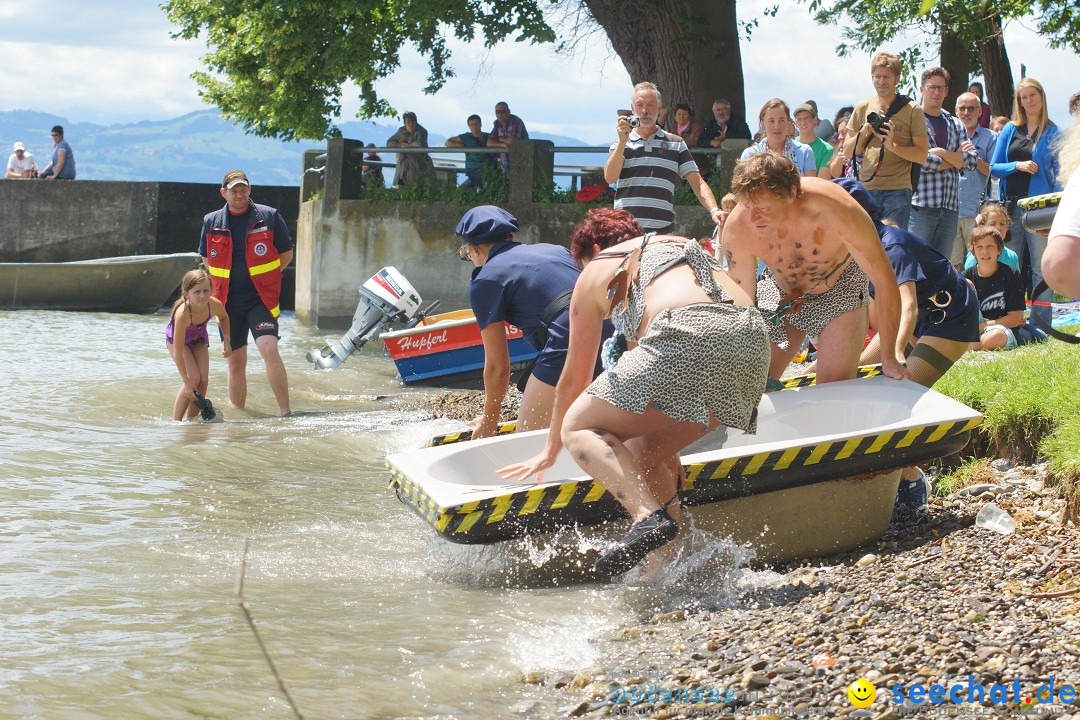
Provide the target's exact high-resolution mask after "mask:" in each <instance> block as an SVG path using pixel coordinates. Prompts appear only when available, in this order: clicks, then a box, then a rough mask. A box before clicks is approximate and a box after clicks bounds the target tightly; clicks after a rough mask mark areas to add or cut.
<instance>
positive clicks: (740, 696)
mask: <svg viewBox="0 0 1080 720" xmlns="http://www.w3.org/2000/svg"><path fill="white" fill-rule="evenodd" d="M481 397H482V396H481V394H479V393H470V392H457V393H446V394H444V395H442V396H440V397H439V398H436V399H435V400H433V401H430V402H427V403H425V406H424V408H425V409H426V410H428V411H429V412H432V413H433V414H435V415H436V416H439V417H452V418H455V419H469V418H471V417H474V416H475V415H476V414H477V411H478V409H479V406H478V403H479V401H480V398H481ZM516 401H517V396H516V395H513V394H512V395H510V396H509V397H508V401H507V402H506V403H504V408H503V410H504V413H503V414H504V419H511V418H513V416H514V413H515V412H516ZM1044 476H1045V467H1044V466H1041V465H1036V466H1020V467H1014V466H1013V465H1012V463H1011V462H1010V461H1009V460H994V461H993V462H992V463H991V464H990V467H989V471H988V472H986V473H983V476H982V477H981V478H980V480H981V481H982V482H980V484H979V485H973V486H969V487H968V488H964V489H961V490H959V491H957V492H956V493H954V494H953V495H951V496H949V497H935V498H933V499H932V501H931V504H930V507H929V510H928V512H925V513H911V512H907V511H900V512H898V513H897V515H896V516H895V517H894V519H893V524H892V525H891V526H890V528H889V530H888V531H887V532H886V533H885V535H884V536H883V537H882V538H881V539H880V540H878V541H877V542H876V543H873V544H871V545H869V546H867V547H864V548H862V549H860V550H859V551H857V552H854V553H850V554H845V555H835V556H831V557H827V558H822V559H818V560H814V561H810V562H807V563H804V564H801V565H793V566H785V567H776V568H772V570H773V571H774V574H775V578H776V579H775V580H774V581H772V582H769V583H766V584H765V585H767V587H764V588H760V587H759V588H756V589H755V588H753V587H751V588H750V589H748V590H747V591H745V592H744V593H743V594H741V595H738V596H737V598H736V599H735V600H734V601H729V602H727V604H726V606H724V607H722V608H720V609H717V608H716V607H715V606H714V607H713V608H711V609H702V608H701V606H700V605H697V604H695V605H694V606H692V607H687V608H680V609H675V610H673V611H668V612H662V613H656V614H654V615H653V616H651V617H646V618H644V619H643V621H642V622H641V623H640V624H638V625H635V626H631V627H626V628H622V629H620V630H618V631H616V632H615V633H614V635H612V636H610V637H607V638H605V639H604V640H603V641H602V642H603V645H604V647H603V648H602V655H603V658H604V660H603V661H602V663H601V664H599V665H597V666H595V667H591V668H589V669H587V670H584V671H581V672H578V673H576V674H570V673H540V672H534V673H529V674H528V675H525V676H522V678H521V682H522V695H521V697H522V700H521V701H520V702H517V703H515V704H513V705H512V706H511V707H509V708H508V710H509V713H510V714H509V716H510V717H521V718H551V717H558V718H564V717H565V718H574V717H583V718H608V717H639V718H672V719H674V718H699V717H713V718H725V719H727V718H731V719H734V718H750V717H753V718H773V719H776V720H780V719H784V718H792V719H795V718H818V717H820V718H839V717H851V718H855V717H866V718H875V719H876V720H892V719H894V718H900V717H905V716H909V715H910V716H919V717H973V718H974V717H1054V718H1060V719H1061V720H1080V699H1077V700H1076V701H1074V702H1073V703H1071V704H1068V705H1063V704H1061V703H1060V702H1058V703H1056V704H1039V703H1037V702H1034V703H1033V704H1032V705H1031V706H1030V707H1027V706H1025V705H1024V698H1031V697H1032V695H1033V693H1034V692H1035V691H1036V688H1037V687H1039V686H1040V685H1044V684H1045V683H1047V682H1049V679H1050V678H1051V677H1053V678H1054V679H1055V682H1056V689H1057V690H1058V691H1060V690H1061V688H1062V686H1063V685H1071V686H1072V687H1073V688H1075V689H1076V690H1077V692H1078V694H1080V528H1077V527H1076V526H1075V525H1063V524H1062V523H1061V513H1062V510H1063V508H1064V501H1063V500H1061V499H1060V498H1059V497H1058V491H1057V489H1056V488H1052V487H1047V486H1046V485H1045V484H1044ZM988 502H994V503H995V504H996V505H998V506H999V507H1000V508H1002V509H1004V510H1006V511H1007V512H1009V513H1010V515H1012V517H1013V518H1014V519H1015V520H1016V524H1017V527H1016V529H1015V530H1014V531H1013V532H1011V533H1010V534H1008V535H1002V534H999V533H997V532H994V531H993V530H989V529H986V528H982V527H979V526H977V525H975V516H976V514H977V513H978V511H979V509H980V508H981V507H982V506H984V505H985V504H987V503H988ZM1070 591H1071V592H1070ZM969 676H971V677H970V679H969ZM859 678H863V679H865V680H868V681H869V682H870V683H872V684H873V685H874V686H876V688H877V697H876V700H875V701H874V702H873V703H872V704H871V705H870V706H869V707H868V708H866V709H859V708H856V707H855V706H853V704H852V703H851V701H850V700H849V698H848V693H847V690H848V687H849V686H850V685H851V684H852V683H853V682H855V681H856V680H858V679H859ZM1016 681H1019V685H1018V686H1017V687H1019V688H1020V689H1021V693H1022V695H1021V704H1020V705H1018V704H1017V703H1015V702H1013V699H1014V695H1015V692H1014V685H1015V682H1016ZM969 682H970V683H974V684H976V685H979V684H981V685H982V686H983V687H984V688H985V689H986V691H987V692H989V691H990V690H991V689H992V686H993V685H995V684H998V685H1006V686H1008V688H1009V690H1008V692H1009V695H1008V702H1006V703H999V704H994V703H992V702H991V701H990V698H989V697H986V698H985V700H984V702H983V703H982V704H981V705H980V704H978V703H965V704H960V705H954V704H952V703H950V702H949V701H948V699H946V700H945V702H944V704H941V705H932V704H930V703H929V702H928V701H927V700H923V702H922V703H914V702H912V700H911V699H910V698H908V699H906V700H905V701H904V702H903V703H901V704H897V703H894V702H893V698H894V697H895V695H894V694H893V692H892V690H891V688H893V687H894V686H896V685H903V686H904V687H905V688H911V687H912V686H913V685H916V684H921V685H922V686H923V687H926V688H930V686H932V685H933V684H940V685H942V686H944V687H945V688H946V690H947V689H948V688H949V687H951V686H952V685H954V684H956V683H960V684H962V685H963V686H964V692H965V693H966V692H967V690H966V689H967V687H968V683H969ZM613 683H617V684H618V687H619V688H620V689H621V690H622V692H623V696H622V697H621V698H620V697H619V696H618V695H617V694H613V692H612V687H613ZM665 689H666V690H668V691H669V692H670V693H671V694H672V698H673V699H667V700H665V699H663V698H662V697H660V694H661V693H662V691H663V690H665ZM694 691H697V694H696V695H693V694H692V693H693V692H694ZM680 693H681V694H680ZM680 697H681V698H683V699H682V700H680V699H679V698H680ZM693 697H697V698H698V699H697V700H690V699H688V698H693ZM710 697H711V698H713V699H712V700H711V701H709V700H705V699H704V698H710Z"/></svg>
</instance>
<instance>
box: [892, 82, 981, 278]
mask: <svg viewBox="0 0 1080 720" xmlns="http://www.w3.org/2000/svg"><path fill="white" fill-rule="evenodd" d="M919 89H920V90H921V91H922V110H923V119H924V121H925V123H926V134H927V141H928V142H929V144H930V148H929V150H928V152H927V155H926V160H925V161H924V162H923V164H922V169H921V172H920V173H919V182H918V184H917V185H916V186H915V194H914V195H913V196H912V198H911V219H910V221H909V222H908V226H907V230H908V232H910V233H912V234H913V235H915V236H916V237H918V238H920V239H922V240H924V241H926V242H927V243H928V244H929V245H930V247H932V248H934V249H935V250H937V251H938V252H939V253H941V254H942V255H944V256H945V257H946V258H949V259H950V260H951V258H952V254H953V246H954V245H955V244H956V226H957V224H958V222H959V218H960V214H959V211H960V200H959V197H958V195H957V192H958V184H959V180H960V173H961V172H974V170H975V165H976V163H977V161H978V155H977V154H976V152H975V146H974V145H972V144H971V143H970V142H968V141H967V133H965V132H964V126H963V125H961V124H960V121H959V120H957V119H956V118H955V117H953V116H952V115H950V114H949V111H947V110H946V109H945V108H943V107H942V106H941V104H942V102H944V100H945V96H946V95H947V94H948V92H949V71H948V70H946V69H945V68H942V67H932V68H929V69H927V70H926V71H925V72H923V74H922V81H921V82H920V84H919Z"/></svg>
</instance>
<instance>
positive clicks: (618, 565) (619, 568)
mask: <svg viewBox="0 0 1080 720" xmlns="http://www.w3.org/2000/svg"><path fill="white" fill-rule="evenodd" d="M678 533H679V526H678V524H676V522H675V520H674V518H672V517H671V516H670V515H668V513H667V509H666V508H660V509H659V510H657V511H656V512H654V513H653V514H652V515H650V516H649V517H647V518H645V519H644V520H642V521H641V522H638V523H635V524H634V525H633V526H632V527H631V528H630V531H629V532H627V533H626V535H624V536H623V539H622V540H620V541H619V542H618V543H616V544H615V545H612V546H611V547H609V548H608V549H607V550H605V551H604V552H603V553H601V555H600V558H599V559H598V560H597V561H596V564H595V565H593V570H595V571H596V572H597V573H600V574H601V575H606V576H608V577H614V576H615V575H621V574H622V573H624V572H626V571H627V570H629V569H630V568H632V567H634V566H635V565H637V564H638V563H639V562H641V561H642V560H644V559H645V556H646V555H648V554H649V553H651V552H652V551H653V550H656V549H657V548H661V547H663V546H665V545H667V544H668V543H669V542H671V541H672V540H674V539H675V536H676V535H678Z"/></svg>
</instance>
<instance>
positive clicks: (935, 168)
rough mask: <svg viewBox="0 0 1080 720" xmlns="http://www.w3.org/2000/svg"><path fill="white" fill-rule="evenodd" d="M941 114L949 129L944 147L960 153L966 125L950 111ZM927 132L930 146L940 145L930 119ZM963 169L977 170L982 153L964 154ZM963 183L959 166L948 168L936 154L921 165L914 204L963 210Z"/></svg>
mask: <svg viewBox="0 0 1080 720" xmlns="http://www.w3.org/2000/svg"><path fill="white" fill-rule="evenodd" d="M941 117H943V118H945V126H946V128H947V129H948V133H947V134H948V139H947V140H946V142H945V145H944V147H945V149H946V150H949V151H950V152H960V143H962V142H963V141H964V139H965V138H966V137H967V132H966V131H965V130H964V125H963V123H961V122H960V121H959V120H957V119H956V118H955V117H953V116H952V115H951V114H950V113H949V112H948V111H947V110H944V109H943V110H942V111H941ZM925 122H926V135H927V137H928V138H929V140H930V147H932V148H933V147H941V146H940V145H938V144H937V143H935V142H934V132H933V127H932V126H931V125H930V120H929V118H926V119H925ZM963 155H964V167H963V170H965V171H967V170H974V169H975V167H976V165H977V164H978V161H979V156H978V154H977V153H975V152H974V151H968V152H965V153H963ZM959 184H960V168H952V167H950V168H946V167H945V166H944V163H942V161H941V158H940V157H938V156H937V155H934V154H932V153H931V154H928V155H927V156H926V162H924V163H923V164H922V173H920V175H919V187H918V189H917V190H916V192H915V194H914V195H912V196H911V204H912V205H917V206H919V207H923V208H945V209H946V210H957V211H959V210H960V199H959V196H958V194H957V191H958V189H959Z"/></svg>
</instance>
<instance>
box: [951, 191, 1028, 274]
mask: <svg viewBox="0 0 1080 720" xmlns="http://www.w3.org/2000/svg"><path fill="white" fill-rule="evenodd" d="M1011 225H1012V220H1010V219H1009V213H1008V212H1007V211H1006V210H1005V207H1004V206H1003V205H1001V204H1000V203H997V202H994V201H993V200H987V201H986V202H984V203H983V204H982V205H980V206H979V211H978V212H977V213H976V214H975V227H982V226H985V227H991V228H994V229H995V230H997V232H998V235H1000V236H1001V237H1002V239H1005V238H1007V237H1009V227H1010V226H1011ZM969 242H970V241H969ZM998 262H1001V263H1005V264H1006V265H1008V266H1009V267H1011V268H1012V269H1013V270H1015V271H1016V272H1020V258H1019V257H1017V255H1016V253H1014V252H1013V251H1012V250H1010V249H1009V248H1007V247H1004V246H1002V248H1001V254H1000V255H998ZM973 267H975V256H974V255H972V254H971V252H970V251H969V252H968V254H967V257H966V258H965V259H964V269H965V270H967V269H969V268H973Z"/></svg>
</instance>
